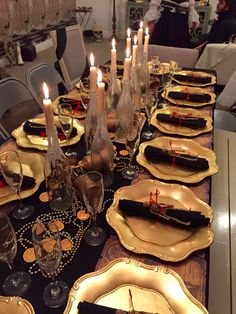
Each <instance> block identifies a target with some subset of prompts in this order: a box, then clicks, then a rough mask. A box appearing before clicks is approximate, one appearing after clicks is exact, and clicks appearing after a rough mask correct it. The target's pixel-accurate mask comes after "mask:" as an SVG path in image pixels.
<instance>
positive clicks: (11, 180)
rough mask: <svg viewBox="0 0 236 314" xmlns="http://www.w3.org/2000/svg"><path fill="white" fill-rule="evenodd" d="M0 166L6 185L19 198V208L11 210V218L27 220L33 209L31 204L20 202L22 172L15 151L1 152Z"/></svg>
mask: <svg viewBox="0 0 236 314" xmlns="http://www.w3.org/2000/svg"><path fill="white" fill-rule="evenodd" d="M0 165H1V170H2V175H3V177H4V179H5V181H6V183H7V184H8V185H9V187H10V188H11V189H12V190H13V191H15V192H16V193H17V195H18V198H19V206H18V207H17V208H16V209H14V210H13V212H12V216H13V217H14V218H16V219H25V218H28V217H29V216H31V215H32V214H33V212H34V207H33V206H32V205H31V204H23V202H22V200H21V196H20V188H21V185H22V181H23V170H22V164H21V161H20V157H19V155H18V153H17V151H14V150H8V151H5V152H2V153H1V154H0Z"/></svg>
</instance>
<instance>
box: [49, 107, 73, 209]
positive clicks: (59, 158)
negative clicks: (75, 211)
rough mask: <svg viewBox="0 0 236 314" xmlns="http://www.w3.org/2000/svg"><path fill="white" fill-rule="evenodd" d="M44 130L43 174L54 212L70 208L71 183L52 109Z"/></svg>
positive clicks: (67, 163) (50, 204)
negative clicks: (45, 131)
mask: <svg viewBox="0 0 236 314" xmlns="http://www.w3.org/2000/svg"><path fill="white" fill-rule="evenodd" d="M45 117H46V130H47V138H48V150H47V154H46V156H45V163H44V173H45V180H46V187H47V191H48V196H49V206H50V207H51V209H53V210H56V211H63V210H67V209H69V208H70V207H71V199H72V193H71V188H72V183H71V173H70V167H69V162H68V159H67V158H66V156H65V155H64V153H63V151H62V149H61V147H60V144H59V140H58V135H57V129H56V126H55V122H54V116H53V111H52V108H51V107H50V108H48V109H47V113H45Z"/></svg>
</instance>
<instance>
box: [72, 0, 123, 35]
mask: <svg viewBox="0 0 236 314" xmlns="http://www.w3.org/2000/svg"><path fill="white" fill-rule="evenodd" d="M76 2H77V6H80V7H83V6H86V7H90V6H91V7H92V8H93V13H92V15H91V18H90V20H89V23H88V25H87V27H86V28H87V29H93V30H94V29H101V30H102V31H103V36H104V37H105V38H109V37H110V36H111V34H112V12H113V0H76ZM125 8H126V0H116V33H117V35H118V36H119V37H120V38H123V37H124V36H125V34H126V29H125V12H126V9H125Z"/></svg>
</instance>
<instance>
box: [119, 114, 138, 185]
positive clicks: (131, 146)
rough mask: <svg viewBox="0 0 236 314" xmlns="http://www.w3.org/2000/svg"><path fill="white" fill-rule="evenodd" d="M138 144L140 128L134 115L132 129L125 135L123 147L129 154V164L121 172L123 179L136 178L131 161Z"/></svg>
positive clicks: (135, 171) (136, 173) (136, 172)
mask: <svg viewBox="0 0 236 314" xmlns="http://www.w3.org/2000/svg"><path fill="white" fill-rule="evenodd" d="M139 142H140V127H139V121H138V118H137V115H134V123H133V127H132V128H131V131H130V133H129V134H127V136H126V138H125V146H126V149H127V151H128V152H129V157H130V160H129V164H128V166H127V167H125V168H124V169H123V171H122V176H123V178H125V179H129V180H132V179H135V178H136V177H137V176H138V171H137V170H136V169H135V168H134V167H133V166H132V161H133V157H134V154H135V152H136V150H137V148H138V146H139Z"/></svg>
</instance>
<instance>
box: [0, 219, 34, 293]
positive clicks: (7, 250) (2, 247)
mask: <svg viewBox="0 0 236 314" xmlns="http://www.w3.org/2000/svg"><path fill="white" fill-rule="evenodd" d="M16 252H17V239H16V234H15V231H14V229H13V227H12V224H11V222H10V219H9V218H8V217H7V216H3V215H1V216H0V261H2V262H4V263H7V264H8V266H9V268H10V269H11V271H12V274H11V275H10V276H9V277H7V278H6V279H5V281H4V284H3V291H4V293H5V294H6V295H18V296H22V295H24V294H25V293H26V292H27V290H28V289H29V287H30V285H31V278H30V275H29V274H28V273H25V272H14V265H13V260H14V258H15V256H16Z"/></svg>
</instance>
